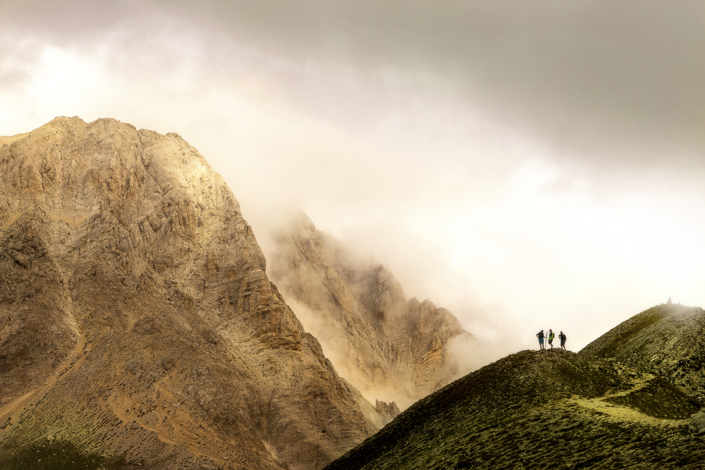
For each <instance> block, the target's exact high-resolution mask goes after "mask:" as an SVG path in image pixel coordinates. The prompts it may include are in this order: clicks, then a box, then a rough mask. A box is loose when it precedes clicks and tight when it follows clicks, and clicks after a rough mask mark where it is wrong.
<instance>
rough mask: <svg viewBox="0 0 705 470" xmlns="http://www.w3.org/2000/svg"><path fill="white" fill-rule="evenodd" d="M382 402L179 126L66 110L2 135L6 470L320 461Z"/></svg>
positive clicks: (0, 432)
mask: <svg viewBox="0 0 705 470" xmlns="http://www.w3.org/2000/svg"><path fill="white" fill-rule="evenodd" d="M382 408H384V407H380V405H378V406H377V409H375V408H374V407H373V406H372V405H371V404H370V403H369V402H367V401H366V400H365V399H364V398H363V397H362V395H360V394H359V392H358V391H357V390H355V389H354V387H352V386H350V385H349V384H348V383H347V382H346V381H345V380H344V379H342V378H340V377H339V376H338V375H337V373H336V371H335V369H334V367H333V365H332V364H331V363H330V361H328V360H327V359H326V358H325V357H324V355H323V352H322V350H321V346H320V344H319V342H318V341H317V340H316V338H314V337H313V336H312V335H311V334H309V333H307V332H306V331H305V330H304V328H303V327H302V325H301V323H300V322H299V321H298V319H297V318H296V316H294V314H293V313H292V311H291V309H290V308H289V307H288V306H287V304H286V303H285V302H284V299H283V298H282V296H281V295H280V293H279V291H278V290H277V287H276V286H275V285H274V284H272V283H271V282H270V281H269V279H268V278H267V275H266V274H265V259H264V256H263V255H262V252H261V250H260V248H259V246H258V244H257V241H256V240H255V236H254V234H253V232H252V229H251V228H250V226H249V225H248V224H247V223H246V221H245V220H244V219H243V218H242V215H241V212H240V208H239V205H238V202H237V200H236V199H235V197H234V196H233V194H232V192H231V191H230V189H229V188H228V187H227V185H226V184H225V182H224V181H223V179H222V178H221V177H220V176H219V175H218V174H217V173H215V172H214V171H213V170H212V169H211V168H210V166H209V165H208V164H207V162H206V161H205V159H204V158H203V157H202V156H201V155H200V154H199V153H198V152H197V151H196V149H194V148H193V147H191V146H190V145H189V144H187V143H186V142H185V141H184V140H183V139H182V138H181V137H179V136H178V135H176V134H167V135H160V134H158V133H156V132H152V131H148V130H144V129H142V130H137V129H135V128H134V127H133V126H131V125H128V124H123V123H120V122H118V121H115V120H112V119H101V120H98V121H95V122H93V123H90V124H86V123H85V122H83V121H82V120H80V119H78V118H57V119H55V120H54V121H52V122H50V123H49V124H47V125H45V126H42V127H41V128H39V129H37V130H35V131H33V132H30V133H28V134H23V135H21V136H14V137H9V138H7V137H3V138H0V468H3V469H12V468H35V469H41V468H64V467H60V466H59V464H58V463H56V459H61V458H64V456H72V457H66V458H73V459H74V460H75V462H74V466H73V467H71V468H98V467H100V468H110V466H111V465H112V466H113V467H114V468H137V466H139V468H153V469H175V468H179V469H192V468H222V469H277V468H279V469H281V468H290V469H304V468H306V469H315V468H321V467H322V466H324V465H325V464H327V463H328V462H330V461H331V460H332V459H333V458H335V457H336V456H338V455H340V454H341V453H342V452H344V451H345V450H347V449H349V448H350V447H351V446H353V445H355V444H356V443H359V442H361V441H362V440H363V439H364V438H365V437H367V436H368V435H370V434H371V433H372V432H374V431H375V430H376V429H378V428H379V427H381V426H382V425H383V424H384V423H385V422H386V421H387V420H388V419H389V412H388V410H383V409H382ZM378 410H379V411H381V412H382V413H380V412H378ZM47 449H48V450H47ZM57 453H58V454H57ZM42 455H44V456H45V457H44V463H41V456H42ZM57 455H58V456H57ZM52 456H53V457H52ZM52 459H53V460H52ZM80 459H83V460H81V462H83V461H84V460H85V462H93V464H90V465H93V466H90V465H89V464H88V463H86V465H89V466H86V467H84V466H80V465H79V460H80ZM27 462H29V464H28V463H27ZM52 462H54V463H52ZM96 462H97V463H96ZM23 465H24V466H23ZM27 465H29V467H28V466H27ZM81 465H83V464H81ZM66 468H69V467H66Z"/></svg>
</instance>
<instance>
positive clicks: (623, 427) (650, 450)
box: [326, 350, 705, 470]
mask: <svg viewBox="0 0 705 470" xmlns="http://www.w3.org/2000/svg"><path fill="white" fill-rule="evenodd" d="M635 377H636V378H638V377H639V375H638V374H637V373H636V372H635V371H633V370H631V369H628V368H625V367H624V366H622V365H621V364H619V363H616V362H615V361H607V360H601V359H595V358H591V357H587V356H581V355H578V354H575V353H571V352H567V351H560V350H553V351H522V352H519V353H516V354H513V355H510V356H508V357H506V358H504V359H501V360H499V361H497V362H495V363H493V364H490V365H488V366H486V367H483V368H482V369H480V370H478V371H475V372H473V373H471V374H469V375H467V376H465V377H463V378H461V379H459V380H457V381H455V382H453V383H452V384H450V385H448V386H446V387H445V388H443V389H441V390H439V391H438V392H436V393H434V394H432V395H430V396H429V397H426V398H424V399H423V400H421V401H419V402H417V403H416V404H415V405H413V406H412V407H410V408H409V409H408V410H406V411H405V412H404V413H402V414H401V415H399V416H398V417H397V418H396V419H395V420H394V421H393V422H392V423H390V424H388V425H387V426H386V427H385V428H383V429H382V430H381V431H379V432H378V433H377V434H375V435H374V436H372V437H370V438H368V439H367V440H365V441H364V442H363V443H362V444H360V445H359V446H357V447H356V448H355V449H353V450H351V451H350V452H348V453H347V454H345V455H344V456H342V457H341V458H339V459H338V460H336V461H334V462H333V463H331V464H330V465H329V466H328V467H326V470H340V469H346V470H347V469H366V470H367V469H374V470H385V469H390V470H391V469H395V470H398V469H456V468H457V469H465V468H477V469H484V468H487V469H490V468H492V469H495V468H512V469H514V468H517V469H518V468H527V469H528V468H547V467H551V466H556V467H557V468H633V467H634V465H637V464H638V466H639V468H653V469H656V468H701V467H700V465H701V462H702V461H705V446H703V442H702V438H700V437H698V436H697V435H696V434H693V432H692V431H691V430H690V429H689V428H688V427H687V426H680V427H677V428H672V427H666V426H653V425H649V424H648V423H641V422H634V421H627V420H624V421H620V420H618V419H615V418H612V417H610V416H607V415H604V414H603V413H600V412H599V411H596V410H593V409H587V408H583V407H581V406H579V405H577V404H575V403H573V402H571V401H570V400H564V399H565V398H571V397H574V396H580V397H583V398H596V397H601V396H604V395H605V394H607V393H614V392H618V391H626V390H629V389H631V388H632V387H633V385H634V379H635ZM655 387H657V388H658V392H659V393H660V395H658V397H657V398H658V399H659V400H670V399H671V398H676V399H680V398H682V397H683V394H682V393H681V392H679V391H678V390H676V389H675V388H673V387H670V388H669V387H668V386H664V385H663V384H662V383H661V382H657V384H656V385H655ZM653 391H654V390H650V389H648V388H647V389H646V390H645V391H644V392H643V394H642V395H636V396H634V397H632V400H638V401H639V403H642V404H643V403H646V402H648V400H647V398H648V397H650V396H651V395H649V394H650V393H651V392H653ZM628 396H629V395H627V397H628ZM656 405H657V404H655V403H652V404H650V405H649V406H646V405H644V406H642V407H643V408H648V409H647V411H650V410H651V409H652V408H653V407H655V406H656ZM683 406H684V408H683V409H679V410H676V412H677V413H684V412H685V413H687V411H684V410H685V405H683ZM692 409H693V408H691V410H692Z"/></svg>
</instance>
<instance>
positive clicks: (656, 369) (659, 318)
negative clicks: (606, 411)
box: [580, 304, 705, 406]
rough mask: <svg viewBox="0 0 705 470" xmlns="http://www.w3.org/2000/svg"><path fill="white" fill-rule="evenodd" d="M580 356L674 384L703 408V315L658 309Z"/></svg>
mask: <svg viewBox="0 0 705 470" xmlns="http://www.w3.org/2000/svg"><path fill="white" fill-rule="evenodd" d="M580 354H585V355H588V356H592V357H601V358H614V359H616V360H618V361H620V362H623V363H624V364H627V365H629V366H631V367H634V368H637V369H639V370H643V371H646V372H650V373H653V374H656V375H659V376H661V377H664V378H666V379H667V380H669V381H671V382H673V383H674V384H675V385H676V386H677V387H678V388H680V389H681V390H682V391H684V392H685V393H687V394H689V395H692V396H694V397H695V398H697V399H698V401H699V402H700V403H701V404H702V405H703V406H705V311H703V309H702V308H700V307H686V306H684V305H676V304H665V305H659V306H656V307H653V308H650V309H649V310H646V311H644V312H642V313H640V314H639V315H636V316H634V317H632V318H630V319H629V320H627V321H625V322H624V323H622V324H620V325H618V326H616V327H615V328H613V329H612V330H610V331H609V332H607V333H605V334H604V335H602V336H601V337H600V338H598V339H596V340H595V341H593V342H592V343H590V344H589V345H587V346H586V347H585V348H584V349H583V350H582V351H580Z"/></svg>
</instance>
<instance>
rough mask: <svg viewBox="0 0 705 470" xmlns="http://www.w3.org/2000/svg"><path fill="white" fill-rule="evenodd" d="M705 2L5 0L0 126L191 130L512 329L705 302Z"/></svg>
mask: <svg viewBox="0 0 705 470" xmlns="http://www.w3.org/2000/svg"><path fill="white" fill-rule="evenodd" d="M704 59H705V4H703V3H702V2H696V1H693V2H687V1H681V2H663V1H648V0H639V1H621V2H614V1H570V2H566V1H532V2H526V1H515V2H512V1H495V2H484V1H483V2H479V1H478V2H474V1H457V2H456V1H433V2H431V1H414V0H405V1H360V0H355V1H352V0H350V1H347V0H342V1H333V0H329V1H299V2H296V1H268V0H259V1H251V2H250V1H207V0H205V1H204V0H201V1H198V2H190V1H173V0H172V1H166V0H164V1H160V0H153V1H124V0H113V1H111V2H97V1H87V0H86V1H79V0H76V1H63V2H56V1H48V0H44V1H32V0H29V1H28V0H22V1H14V0H0V135H12V134H17V133H22V132H27V131H29V130H32V129H34V128H36V127H39V126H40V125H42V124H44V123H46V122H48V121H50V120H51V119H53V118H54V117H56V116H60V115H66V116H74V115H77V116H79V117H81V118H82V119H84V120H85V121H87V122H90V121H93V120H95V119H97V118H101V117H113V118H116V119H119V120H121V121H123V122H129V123H131V124H133V125H135V126H137V127H138V128H148V129H153V130H156V131H157V132H161V133H167V132H177V133H179V134H180V135H181V136H182V137H184V138H185V139H186V140H187V141H188V142H189V143H191V145H193V146H195V147H196V148H198V149H199V151H200V152H201V153H202V154H203V155H204V156H205V157H206V159H207V160H208V161H209V162H210V163H211V165H213V166H214V167H215V169H216V170H217V171H219V172H220V173H221V174H222V175H223V176H224V177H225V178H226V180H227V181H228V183H229V184H230V186H231V188H232V190H233V192H234V193H235V195H236V196H237V197H238V199H239V200H240V203H241V205H242V210H243V214H244V215H245V218H246V219H247V220H248V221H249V222H250V223H251V224H252V225H253V227H254V229H255V234H256V235H257V236H258V238H259V239H260V241H261V243H262V245H263V247H264V249H265V252H266V251H267V250H269V249H270V246H271V245H270V241H269V239H268V235H267V234H268V231H269V230H270V228H271V227H273V226H274V225H275V224H276V222H277V220H278V218H279V217H280V214H281V212H280V211H279V208H280V207H281V206H282V204H289V205H298V206H300V207H302V208H303V209H304V210H305V211H306V212H307V213H308V214H309V216H310V217H311V218H312V220H313V221H314V223H316V225H317V226H318V227H319V228H320V229H322V230H324V231H327V232H329V233H332V234H333V235H334V236H336V237H338V238H340V239H342V240H345V241H347V242H349V243H351V244H352V245H354V246H357V247H359V248H360V249H363V250H366V251H368V252H371V253H373V254H374V256H375V257H376V258H377V259H378V260H379V261H381V262H383V263H385V264H386V265H387V266H389V267H390V269H391V270H392V271H393V272H394V273H395V274H396V276H397V277H398V278H399V279H400V281H401V282H402V285H403V286H404V288H405V290H406V293H407V296H408V297H411V296H416V297H419V298H420V299H423V298H430V299H431V300H433V301H434V302H435V303H436V304H439V305H442V306H445V307H447V308H449V309H450V310H451V311H453V312H454V313H456V315H457V316H458V317H459V318H460V319H461V322H462V323H463V324H464V326H465V327H466V328H467V329H468V330H470V331H471V332H473V333H475V334H476V335H478V336H481V337H483V338H485V339H487V340H491V341H497V342H501V343H503V344H504V345H506V348H507V351H514V350H518V349H522V348H525V347H535V346H534V342H535V338H534V334H535V333H536V331H538V330H539V329H541V328H543V329H548V328H553V329H555V330H564V331H565V332H566V333H567V334H568V336H569V346H570V349H573V350H578V349H580V348H581V347H582V346H584V345H586V344H587V343H588V342H590V341H591V340H593V339H595V338H596V337H597V336H599V335H600V334H602V333H604V332H605V331H607V330H609V329H611V328H612V327H614V326H616V325H617V324H618V323H619V322H621V321H623V320H625V319H627V318H628V317H630V316H632V315H634V314H636V313H639V312H640V311H642V310H645V309H647V308H649V307H651V306H653V305H655V304H659V303H661V302H665V301H666V299H667V298H668V296H669V295H670V296H672V297H673V299H674V301H676V302H678V301H680V302H682V303H684V304H687V305H697V306H705V271H704V269H703V268H704V267H705V244H704V243H703V234H704V233H705V230H704V229H705V158H703V149H704V148H705V60H704Z"/></svg>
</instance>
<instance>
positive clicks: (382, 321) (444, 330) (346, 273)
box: [270, 213, 475, 407]
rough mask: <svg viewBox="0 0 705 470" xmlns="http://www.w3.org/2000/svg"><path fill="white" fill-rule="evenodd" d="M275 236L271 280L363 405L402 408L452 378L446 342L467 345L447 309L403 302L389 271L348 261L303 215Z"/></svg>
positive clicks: (346, 253) (337, 245)
mask: <svg viewBox="0 0 705 470" xmlns="http://www.w3.org/2000/svg"><path fill="white" fill-rule="evenodd" d="M275 238H276V241H277V252H276V254H274V256H271V255H270V273H271V276H272V279H273V280H274V282H275V283H276V284H277V285H278V286H279V287H280V288H281V290H282V294H283V295H284V297H285V298H286V299H287V301H288V302H289V303H290V305H292V306H293V308H294V310H295V311H296V312H297V315H298V316H299V318H300V319H301V321H302V322H303V323H304V325H305V326H306V328H307V329H308V330H310V331H312V332H313V334H314V335H315V336H316V337H318V338H319V339H321V342H322V345H323V349H324V351H325V352H326V356H327V357H329V358H330V359H331V361H332V362H333V364H334V365H335V368H336V370H338V371H339V372H340V374H341V375H342V376H343V377H345V378H346V379H347V380H349V381H350V382H351V383H352V384H353V385H354V386H355V387H357V388H358V389H359V390H360V391H361V392H362V393H363V394H365V395H366V396H367V397H368V398H369V399H370V400H373V399H375V398H377V397H379V398H384V399H386V400H390V399H395V400H396V401H397V402H399V404H400V405H401V406H402V407H407V406H409V405H410V404H411V403H413V402H415V401H416V400H418V399H420V398H422V397H424V396H426V395H428V394H429V393H431V392H433V391H435V390H438V389H439V388H441V387H442V386H444V385H446V384H447V383H449V382H450V381H451V380H453V379H455V378H457V377H458V367H457V363H456V362H455V360H454V359H455V358H454V357H452V355H451V354H450V353H449V343H450V342H451V341H458V342H463V341H464V342H467V343H470V344H472V343H474V342H475V340H474V337H473V336H472V335H471V334H470V333H468V332H467V331H465V330H463V328H462V327H461V326H460V323H459V322H458V320H457V319H456V318H455V317H454V316H453V314H452V313H451V312H449V311H448V310H446V309H444V308H440V307H437V306H435V305H434V304H433V303H432V302H431V301H429V300H424V301H423V302H419V301H418V300H416V299H415V298H413V299H411V300H406V299H405V296H404V290H403V289H402V287H401V285H400V284H399V282H398V281H397V279H396V278H395V277H394V276H393V275H392V273H391V272H390V271H389V270H387V269H386V268H384V267H383V266H382V265H380V264H379V263H375V262H373V261H370V260H362V259H361V258H360V257H359V256H355V255H354V254H352V252H351V251H350V250H348V249H346V248H345V247H344V246H343V245H341V244H340V243H339V242H338V241H337V240H335V239H334V238H333V237H331V236H330V235H327V234H325V233H323V232H321V231H319V230H317V229H316V227H315V226H314V224H313V223H312V222H311V220H310V219H309V218H308V217H307V216H306V215H305V214H303V213H300V214H298V215H297V216H296V217H294V218H293V219H292V220H291V221H290V223H289V224H286V226H285V227H284V228H283V229H281V231H280V232H279V233H278V234H277V236H276V237H275ZM304 312H305V314H304Z"/></svg>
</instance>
